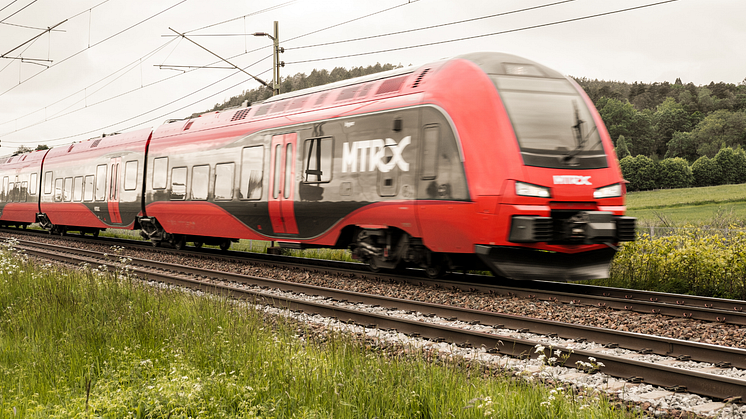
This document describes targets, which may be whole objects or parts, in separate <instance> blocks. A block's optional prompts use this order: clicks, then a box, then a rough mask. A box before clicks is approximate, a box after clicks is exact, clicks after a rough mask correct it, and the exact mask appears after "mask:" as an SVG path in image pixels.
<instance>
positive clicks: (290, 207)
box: [0, 52, 635, 281]
mask: <svg viewBox="0 0 746 419" xmlns="http://www.w3.org/2000/svg"><path fill="white" fill-rule="evenodd" d="M0 179H1V180H2V185H1V186H2V190H1V191H0V225H2V226H16V227H23V228H25V227H26V226H28V225H30V224H34V223H38V225H40V226H41V227H43V228H44V229H46V230H48V231H49V232H50V233H53V234H65V233H67V232H70V231H72V232H79V233H80V234H92V235H94V236H97V235H98V234H99V232H100V231H102V230H105V229H124V230H139V231H140V234H141V235H142V236H143V237H144V238H145V239H148V240H150V241H151V242H152V243H153V245H154V246H161V245H167V246H172V247H175V248H177V249H181V248H183V247H184V246H186V245H187V244H188V243H191V244H193V245H194V246H195V247H197V248H199V247H201V246H202V245H204V244H208V245H216V246H220V248H221V249H228V248H229V247H230V246H231V243H233V242H236V241H237V240H239V239H250V240H267V241H272V242H275V243H276V244H277V246H278V248H295V249H305V248H315V247H328V248H348V249H350V250H351V253H352V256H353V257H354V258H356V259H358V260H360V261H361V262H363V263H366V264H367V265H368V266H369V267H370V268H371V269H372V270H374V271H377V270H381V269H387V270H388V269H392V270H393V269H400V268H406V267H415V268H421V269H424V271H425V272H426V273H427V275H428V276H430V277H439V276H442V275H444V274H445V273H447V272H449V271H457V270H473V269H489V270H491V271H492V272H494V273H495V275H497V276H499V277H504V278H510V279H516V280H532V279H553V280H561V281H582V280H589V279H595V278H605V277H607V276H608V274H609V265H610V262H611V260H612V258H613V256H614V254H615V252H616V250H617V246H618V244H619V243H620V242H624V241H632V240H634V239H635V218H633V217H628V216H625V210H626V207H625V204H624V199H625V195H626V188H625V180H624V179H623V177H622V173H621V170H620V168H619V164H618V161H617V159H616V155H615V152H614V148H613V143H612V141H611V139H610V138H609V134H608V132H607V131H606V128H605V126H604V123H603V121H602V120H601V117H600V116H599V114H598V112H597V111H596V109H595V107H594V105H593V103H592V102H591V101H590V99H589V98H588V96H587V95H586V94H585V93H584V92H583V90H582V89H581V88H580V87H579V86H578V85H577V84H576V83H575V82H574V81H573V80H572V79H571V78H569V77H565V76H563V75H562V74H561V73H559V72H557V71H555V70H552V69H550V68H548V67H546V66H544V65H542V64H539V63H537V62H534V61H531V60H528V59H525V58H521V57H518V56H515V55H510V54H504V53H497V52H478V53H470V54H465V55H461V56H457V57H454V58H449V59H443V60H439V61H436V62H432V63H428V64H425V65H421V66H414V67H409V68H399V69H395V70H391V71H387V72H382V73H377V74H372V75H368V76H363V77H359V78H355V79H350V80H344V81H340V82H335V83H331V84H327V85H323V86H317V87H312V88H308V89H304V90H299V91H293V92H289V93H285V94H280V95H277V96H273V97H271V98H269V99H267V100H265V101H263V102H259V103H254V104H250V105H246V106H243V107H239V108H233V109H228V110H222V111H216V112H208V113H205V114H202V115H199V116H196V117H191V118H186V119H179V120H176V119H175V120H168V121H166V122H165V123H164V124H163V125H161V126H159V127H157V128H154V129H143V130H137V131H132V132H126V133H118V134H114V135H106V136H101V137H98V138H93V139H90V140H87V141H81V142H76V143H73V144H70V145H65V146H58V147H54V148H51V149H48V150H40V151H34V152H30V153H25V154H19V155H14V156H9V157H6V158H2V159H0Z"/></svg>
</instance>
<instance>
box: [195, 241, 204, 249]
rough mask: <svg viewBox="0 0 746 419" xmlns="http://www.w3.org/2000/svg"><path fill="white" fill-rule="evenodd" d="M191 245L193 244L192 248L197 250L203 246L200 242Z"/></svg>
mask: <svg viewBox="0 0 746 419" xmlns="http://www.w3.org/2000/svg"><path fill="white" fill-rule="evenodd" d="M193 244H194V247H196V248H197V249H201V248H202V245H204V244H205V243H203V242H201V241H196V242H194V243H193Z"/></svg>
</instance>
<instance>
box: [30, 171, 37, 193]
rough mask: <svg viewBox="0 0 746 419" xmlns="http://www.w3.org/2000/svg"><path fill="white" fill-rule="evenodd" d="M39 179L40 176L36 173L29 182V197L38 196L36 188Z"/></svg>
mask: <svg viewBox="0 0 746 419" xmlns="http://www.w3.org/2000/svg"><path fill="white" fill-rule="evenodd" d="M38 178H39V175H38V174H36V173H32V174H31V180H30V181H29V188H28V193H29V195H36V188H37V186H38V182H37V179H38Z"/></svg>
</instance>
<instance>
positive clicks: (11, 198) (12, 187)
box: [8, 182, 16, 202]
mask: <svg viewBox="0 0 746 419" xmlns="http://www.w3.org/2000/svg"><path fill="white" fill-rule="evenodd" d="M15 200H16V184H15V183H13V182H10V183H9V184H8V202H15Z"/></svg>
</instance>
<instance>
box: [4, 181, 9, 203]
mask: <svg viewBox="0 0 746 419" xmlns="http://www.w3.org/2000/svg"><path fill="white" fill-rule="evenodd" d="M3 201H4V202H10V178H9V177H7V176H5V177H4V178H3Z"/></svg>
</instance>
